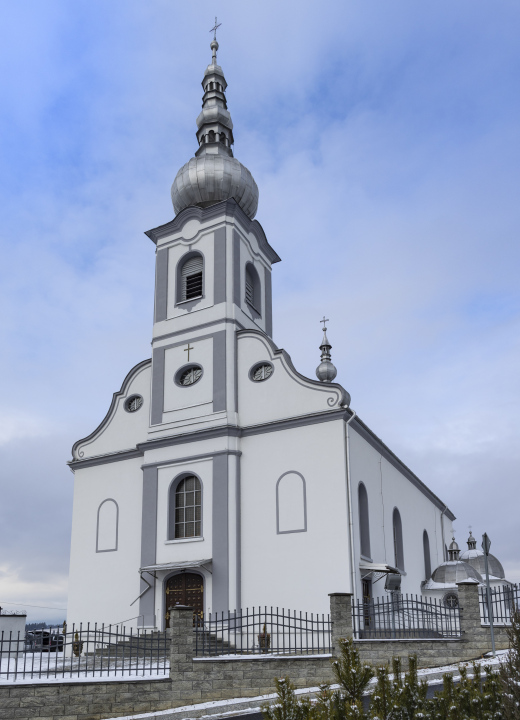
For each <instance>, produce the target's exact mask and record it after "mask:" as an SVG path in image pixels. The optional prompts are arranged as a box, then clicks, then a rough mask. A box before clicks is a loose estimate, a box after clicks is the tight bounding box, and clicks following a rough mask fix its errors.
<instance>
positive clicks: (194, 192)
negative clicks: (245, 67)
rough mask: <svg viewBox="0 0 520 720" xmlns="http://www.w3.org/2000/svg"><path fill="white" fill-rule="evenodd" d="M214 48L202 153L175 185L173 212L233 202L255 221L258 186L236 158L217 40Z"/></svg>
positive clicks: (201, 122) (201, 127)
mask: <svg viewBox="0 0 520 720" xmlns="http://www.w3.org/2000/svg"><path fill="white" fill-rule="evenodd" d="M210 47H211V50H212V59H211V64H210V65H208V67H207V68H206V71H205V73H204V79H203V81H202V87H203V89H204V95H203V98H202V112H201V113H200V115H199V116H198V118H197V128H198V129H197V133H196V135H197V140H198V143H199V149H198V150H197V152H196V153H195V157H193V158H191V160H190V161H189V162H187V163H186V164H185V165H183V166H182V167H181V169H180V170H179V172H178V173H177V176H176V178H175V180H174V181H173V185H172V202H173V209H174V211H175V214H176V215H177V214H178V213H180V212H181V210H184V209H185V208H187V207H189V206H190V205H197V206H198V207H208V206H209V205H214V204H215V203H218V202H221V201H222V200H229V199H230V198H233V199H234V200H235V201H236V202H237V203H238V205H239V206H240V207H241V208H242V210H243V211H244V212H245V213H246V215H247V216H248V217H249V218H250V219H251V220H252V219H253V218H254V216H255V215H256V211H257V209H258V186H257V184H256V182H255V180H254V178H253V176H252V175H251V173H250V172H249V170H248V169H247V168H246V167H245V166H244V165H242V163H241V162H239V161H238V160H237V159H236V158H235V157H233V151H232V150H231V146H232V145H233V143H234V139H233V122H232V120H231V115H230V114H229V110H228V109H227V103H226V96H225V90H226V87H227V83H226V79H225V77H224V73H223V71H222V68H221V67H220V65H217V50H218V42H217V41H216V40H213V41H212V43H211V45H210Z"/></svg>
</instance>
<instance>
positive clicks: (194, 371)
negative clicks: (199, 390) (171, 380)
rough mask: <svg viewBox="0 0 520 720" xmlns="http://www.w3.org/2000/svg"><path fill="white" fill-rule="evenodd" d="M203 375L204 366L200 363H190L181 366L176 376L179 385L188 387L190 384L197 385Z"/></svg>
mask: <svg viewBox="0 0 520 720" xmlns="http://www.w3.org/2000/svg"><path fill="white" fill-rule="evenodd" d="M201 377H202V368H201V366H200V365H188V366H185V367H183V368H181V369H180V370H179V371H178V372H177V375H176V376H175V382H176V383H177V385H182V386H183V387H186V386H188V385H195V383H196V382H198V381H199V380H200V379H201Z"/></svg>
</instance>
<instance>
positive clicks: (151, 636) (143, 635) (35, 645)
mask: <svg viewBox="0 0 520 720" xmlns="http://www.w3.org/2000/svg"><path fill="white" fill-rule="evenodd" d="M169 667H170V639H169V638H167V637H166V634H165V633H150V632H145V631H143V630H134V629H129V630H128V631H127V630H126V628H125V627H121V626H120V625H101V626H98V625H97V624H96V625H90V623H89V624H88V625H86V626H84V625H79V626H74V625H73V626H72V629H71V630H70V631H68V630H67V629H66V628H65V627H64V628H45V629H42V630H34V631H32V632H26V633H20V632H17V633H14V632H9V633H6V632H2V633H0V680H27V679H34V678H82V677H91V678H92V677H113V676H118V675H119V676H135V675H167V674H168V673H169Z"/></svg>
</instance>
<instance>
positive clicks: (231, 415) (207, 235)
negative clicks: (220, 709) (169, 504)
mask: <svg viewBox="0 0 520 720" xmlns="http://www.w3.org/2000/svg"><path fill="white" fill-rule="evenodd" d="M217 50H218V43H217V41H216V39H214V40H213V41H212V43H211V51H212V59H211V63H210V65H208V67H207V68H206V71H205V73H204V78H203V80H202V88H203V91H204V94H203V98H202V111H201V112H200V114H199V116H198V118H197V132H196V137H197V143H198V148H197V150H196V152H195V155H194V157H192V158H191V160H189V161H188V162H187V163H186V164H185V165H184V166H183V167H181V169H180V170H179V171H178V173H177V175H176V177H175V180H174V182H173V185H172V190H171V195H172V202H173V208H174V211H175V213H176V215H175V218H174V219H173V220H172V221H171V222H169V223H167V224H166V225H162V226H160V227H157V228H154V229H153V230H149V231H148V232H147V233H146V234H147V235H148V237H149V238H150V239H151V240H152V241H153V242H154V243H155V245H156V247H157V250H156V280H155V312H154V327H153V339H152V397H151V412H150V436H151V437H157V436H161V435H163V434H164V433H166V434H171V433H172V432H173V433H176V432H180V431H181V428H184V430H182V431H183V432H185V431H186V425H189V426H190V430H196V429H198V428H199V427H208V425H209V426H213V425H215V424H217V425H219V424H223V425H224V424H225V425H237V424H238V416H237V398H236V381H235V374H236V338H235V334H236V331H237V330H243V329H255V330H260V331H261V332H263V333H265V334H266V335H268V336H272V291H271V267H272V265H273V263H276V262H278V261H279V260H280V258H279V257H278V255H277V254H276V252H275V251H274V250H273V248H272V247H271V246H270V245H269V243H268V242H267V238H266V237H265V233H264V231H263V229H262V227H261V225H260V224H259V223H258V221H256V220H254V217H255V214H256V210H257V207H258V194H259V193H258V186H257V184H256V182H255V180H254V178H253V176H252V175H251V173H250V171H249V170H248V169H247V168H246V167H245V166H244V165H242V163H240V162H239V160H237V158H235V157H234V156H233V150H232V145H233V143H234V137H233V122H232V120H231V115H230V113H229V110H228V108H227V102H226V95H225V91H226V88H227V82H226V79H225V77H224V73H223V70H222V68H221V67H220V65H218V64H217Z"/></svg>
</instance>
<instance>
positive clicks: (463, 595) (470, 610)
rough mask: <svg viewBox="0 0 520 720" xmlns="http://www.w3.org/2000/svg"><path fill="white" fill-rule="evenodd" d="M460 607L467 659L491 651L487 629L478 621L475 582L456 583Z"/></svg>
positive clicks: (477, 591) (478, 608) (476, 583)
mask: <svg viewBox="0 0 520 720" xmlns="http://www.w3.org/2000/svg"><path fill="white" fill-rule="evenodd" d="M457 588H458V591H459V606H460V629H461V631H462V639H463V641H464V644H465V653H466V655H467V657H468V659H470V660H471V659H473V658H477V657H479V656H480V655H482V654H483V653H485V652H487V651H488V650H491V635H490V631H489V628H487V627H483V626H482V623H481V620H480V606H479V597H478V593H479V584H478V582H477V580H464V581H463V582H458V583H457Z"/></svg>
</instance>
